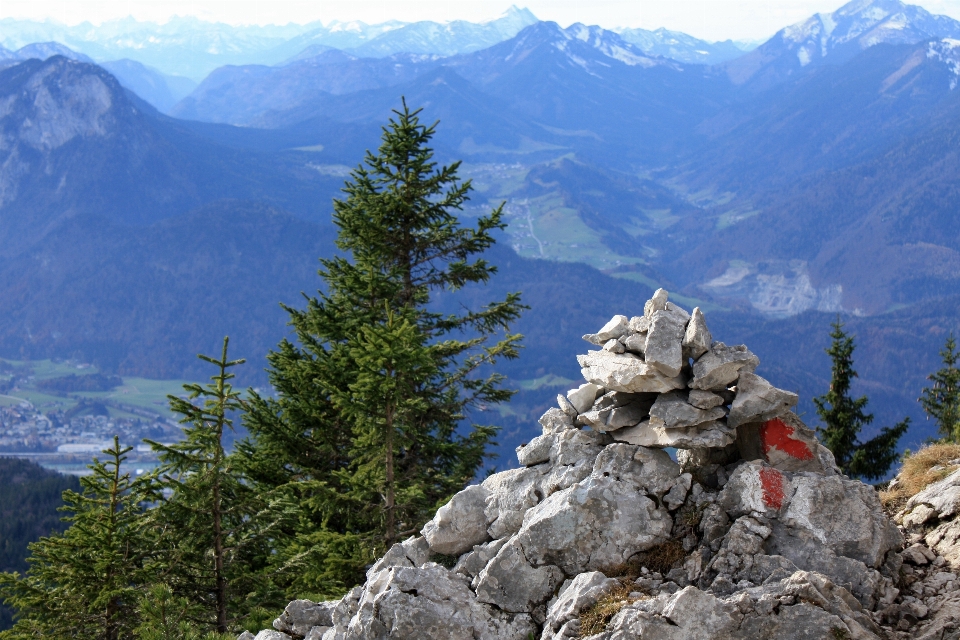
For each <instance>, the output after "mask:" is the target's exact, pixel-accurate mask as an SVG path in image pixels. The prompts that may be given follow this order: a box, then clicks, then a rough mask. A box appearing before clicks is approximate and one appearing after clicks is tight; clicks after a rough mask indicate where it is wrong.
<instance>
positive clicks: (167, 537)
mask: <svg viewBox="0 0 960 640" xmlns="http://www.w3.org/2000/svg"><path fill="white" fill-rule="evenodd" d="M228 344H229V340H228V339H227V338H224V341H223V351H222V354H221V357H220V358H219V359H215V358H211V357H209V356H205V355H200V356H198V357H199V358H200V359H201V360H203V361H205V362H208V363H210V364H212V365H214V366H215V367H216V373H215V374H214V375H213V376H212V377H211V380H212V383H209V384H207V385H199V384H186V385H184V389H185V390H186V391H187V392H188V397H187V398H186V399H184V398H180V397H177V396H172V395H171V396H168V398H169V400H170V408H171V410H173V411H174V412H175V413H178V414H180V416H181V420H180V422H181V423H182V424H184V425H186V426H185V427H184V430H183V436H184V437H183V440H182V441H180V442H178V443H176V444H172V445H164V444H160V443H158V442H152V441H149V440H148V441H147V442H148V443H149V444H150V445H152V446H153V448H154V450H155V451H157V452H159V454H160V455H159V458H160V466H159V468H158V469H157V471H156V473H155V485H156V489H157V491H158V492H159V493H162V494H164V495H165V496H166V497H165V499H164V500H162V501H161V502H160V503H159V504H158V505H157V506H156V507H155V508H154V509H152V510H151V511H150V516H151V522H152V525H153V527H152V529H151V532H152V535H153V539H154V544H155V545H156V546H157V547H158V548H159V550H160V558H159V559H158V560H157V561H156V562H155V563H154V564H153V565H152V567H151V568H152V569H153V574H154V582H155V583H156V584H164V585H167V586H168V587H169V588H170V589H171V590H172V594H173V596H174V597H175V598H176V599H177V601H180V600H182V599H185V600H186V601H187V602H189V603H191V604H192V605H193V607H192V609H191V610H189V611H188V612H187V616H186V619H185V620H183V621H182V622H183V624H192V625H194V628H196V629H198V630H199V631H200V632H206V631H215V632H217V633H226V632H227V631H232V630H234V629H237V628H239V625H240V623H241V622H242V621H243V619H244V618H245V617H246V616H247V615H248V614H249V613H250V611H252V610H253V609H254V608H256V607H257V606H258V605H262V604H264V603H265V602H270V601H271V599H273V600H274V602H275V604H280V603H281V602H282V598H281V597H280V594H279V592H276V591H271V586H272V583H271V581H270V572H271V571H272V569H271V568H270V567H269V566H268V565H267V563H266V562H265V560H264V559H265V558H267V557H268V556H269V555H270V545H271V544H272V542H271V541H272V537H273V536H274V535H275V533H276V531H279V528H280V527H281V526H282V525H283V524H284V521H285V519H287V518H291V517H292V513H293V511H294V509H293V506H292V505H291V504H290V503H289V502H288V501H285V500H283V499H277V500H271V497H272V496H271V494H264V495H260V494H258V493H257V491H256V490H254V489H253V488H252V487H251V486H250V485H249V484H248V483H247V482H246V481H245V479H244V477H243V475H242V474H241V473H240V472H239V470H238V468H237V466H236V465H235V463H234V458H233V457H232V456H230V455H228V454H227V451H226V449H225V448H224V444H223V439H224V435H225V434H226V432H227V430H228V429H232V428H233V417H232V416H233V415H234V414H236V413H238V412H239V411H241V410H242V409H243V402H242V400H241V397H240V392H239V391H237V390H235V389H234V388H233V386H232V384H231V383H230V380H231V379H233V378H234V374H233V373H232V372H231V371H230V369H232V368H233V367H235V366H237V365H239V364H242V363H243V362H244V361H243V360H230V359H229V358H228V357H227V347H228ZM197 399H200V401H199V402H198V401H197ZM178 624H179V623H178Z"/></svg>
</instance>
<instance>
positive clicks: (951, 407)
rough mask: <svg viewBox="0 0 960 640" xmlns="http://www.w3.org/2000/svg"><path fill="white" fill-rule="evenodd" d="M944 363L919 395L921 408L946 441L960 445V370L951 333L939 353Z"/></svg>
mask: <svg viewBox="0 0 960 640" xmlns="http://www.w3.org/2000/svg"><path fill="white" fill-rule="evenodd" d="M940 358H941V359H942V361H943V367H941V368H940V369H939V370H938V371H937V372H936V373H931V374H930V375H929V376H927V380H930V381H931V382H932V383H933V386H932V387H926V388H924V389H923V391H922V392H921V394H920V404H921V405H922V406H923V410H924V411H926V413H927V415H928V416H931V417H933V419H934V420H936V421H937V428H938V429H939V431H940V435H942V436H943V438H944V439H945V440H950V441H952V442H960V369H958V368H957V366H956V365H957V360H958V359H960V354H958V353H957V343H956V341H955V340H954V339H953V334H952V333H951V334H950V335H949V336H948V337H947V342H946V344H945V345H944V347H943V349H942V350H941V351H940Z"/></svg>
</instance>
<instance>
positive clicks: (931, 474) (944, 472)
mask: <svg viewBox="0 0 960 640" xmlns="http://www.w3.org/2000/svg"><path fill="white" fill-rule="evenodd" d="M958 459H960V444H947V443H937V444H931V445H927V446H925V447H923V448H922V449H920V450H919V451H917V452H916V453H912V454H909V455H907V456H905V457H904V459H903V467H902V468H901V469H900V473H899V474H898V475H897V478H896V483H895V484H894V486H893V488H889V485H888V488H887V489H884V490H882V491H881V492H880V502H881V503H883V508H884V510H885V511H886V512H887V513H888V514H890V515H893V514H895V513H897V512H898V511H900V510H901V509H903V507H904V506H906V504H907V501H908V500H909V499H910V498H912V497H913V496H915V495H916V494H918V493H919V492H920V491H922V490H923V489H924V488H925V487H926V486H927V485H929V484H932V483H934V482H937V481H939V480H943V479H944V478H946V477H947V476H948V475H950V474H951V473H953V472H954V471H956V470H957V469H958V468H960V465H957V464H955V461H956V460H958ZM952 462H954V464H951V463H952ZM891 484H893V483H891Z"/></svg>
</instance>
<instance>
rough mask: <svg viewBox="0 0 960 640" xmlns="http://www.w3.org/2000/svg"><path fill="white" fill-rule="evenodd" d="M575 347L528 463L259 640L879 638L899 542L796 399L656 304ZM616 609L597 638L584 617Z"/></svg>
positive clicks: (694, 320)
mask: <svg viewBox="0 0 960 640" xmlns="http://www.w3.org/2000/svg"><path fill="white" fill-rule="evenodd" d="M584 339H585V340H586V341H587V342H589V343H591V344H593V345H595V346H597V347H599V349H597V350H593V351H590V352H589V353H587V354H585V355H581V356H578V360H579V363H580V366H581V369H582V373H583V377H584V378H585V380H586V382H585V383H584V384H582V385H580V386H579V387H578V388H576V389H572V390H570V391H569V392H568V393H566V394H565V395H559V396H558V397H557V404H558V406H557V407H555V408H551V409H550V410H548V411H547V412H546V413H545V414H544V415H543V417H542V418H540V425H541V426H542V428H543V430H542V435H540V436H538V437H536V438H534V439H533V440H531V441H530V442H529V443H527V444H526V445H524V446H521V447H519V448H518V449H517V457H518V460H519V463H520V465H521V466H520V467H519V468H516V469H510V470H507V471H502V472H500V473H496V474H494V475H491V476H489V477H488V478H486V479H485V480H484V481H483V482H481V483H480V484H475V485H471V486H469V487H467V488H466V489H464V490H463V491H461V492H460V493H458V494H457V495H455V496H454V497H453V498H452V499H451V500H450V501H449V502H448V503H447V504H446V505H444V506H443V507H441V508H440V509H439V510H438V511H437V513H436V515H435V517H434V518H433V520H431V521H430V522H428V523H427V524H426V526H425V527H424V528H423V530H422V535H420V536H417V537H412V538H410V539H409V540H406V541H405V542H403V543H399V544H396V545H394V547H393V548H391V549H390V550H389V551H387V553H386V554H385V555H384V556H383V557H382V558H381V559H379V560H378V561H377V562H376V563H375V564H374V565H373V566H371V567H370V568H369V570H368V571H367V581H366V583H365V584H363V585H362V586H359V587H356V588H354V589H352V590H351V591H350V592H349V593H347V594H346V595H345V596H344V597H343V598H342V599H341V600H337V601H332V602H321V603H314V602H310V601H308V600H297V601H294V602H291V603H290V605H289V606H288V607H287V609H286V610H285V611H284V613H283V614H282V615H281V616H280V617H279V618H278V619H277V620H276V621H275V622H274V627H275V630H265V631H262V632H260V634H258V635H257V636H256V640H289V639H290V638H306V639H307V640H320V639H321V638H322V640H380V639H383V640H387V639H390V640H397V639H405V640H414V639H416V640H431V639H435V640H453V639H457V640H459V639H463V640H467V639H469V640H529V639H530V638H540V639H542V640H552V639H558V638H581V637H589V638H590V639H591V640H628V639H639V638H642V639H643V640H648V639H676V640H681V639H683V640H698V639H703V640H707V639H717V640H720V639H728V638H739V639H758V640H759V639H761V638H763V639H767V638H782V639H791V638H796V639H800V638H817V639H819V638H824V639H834V638H848V639H861V638H880V637H886V636H885V631H884V629H883V628H881V626H880V624H879V621H880V620H881V617H880V615H879V613H878V612H879V611H881V610H883V609H884V608H888V607H889V606H891V605H892V603H894V602H895V601H896V600H897V598H898V597H899V591H898V589H897V588H896V585H897V580H898V579H899V578H898V576H899V575H900V573H899V572H900V568H901V564H902V558H901V555H900V553H899V551H900V550H901V549H902V546H903V536H902V535H901V533H900V531H899V529H898V528H897V527H896V526H895V525H894V524H893V522H892V521H891V520H890V519H889V518H888V517H887V516H886V515H885V514H884V513H883V511H882V509H881V505H880V501H879V499H878V497H877V493H876V491H875V489H874V488H873V487H870V486H867V485H865V484H863V483H861V482H859V481H857V480H852V479H850V478H847V477H846V476H844V475H842V474H841V473H840V471H839V470H838V469H837V466H836V464H835V462H834V459H833V456H832V454H831V453H830V452H829V451H828V450H827V449H826V448H824V447H823V446H822V445H820V443H819V442H818V441H817V439H816V436H815V433H814V432H813V431H812V430H811V429H809V428H808V427H806V426H805V425H804V424H803V422H802V421H801V420H800V418H799V417H798V416H797V415H796V414H795V413H793V412H792V411H791V408H792V407H793V406H794V405H796V403H797V395H796V394H794V393H790V392H789V391H784V390H781V389H777V388H775V387H774V386H773V385H771V384H770V383H769V382H767V381H766V380H764V379H763V378H761V377H760V376H758V375H757V374H756V373H755V370H756V368H757V367H758V365H759V360H758V358H757V357H756V356H755V355H754V354H753V353H751V352H750V351H749V350H748V349H747V347H745V346H742V345H740V346H727V345H726V344H724V343H722V342H715V341H714V340H713V339H712V336H711V334H710V331H709V329H708V328H707V324H706V321H705V319H704V316H703V314H702V313H701V312H700V310H699V309H694V310H693V312H692V313H688V312H687V311H685V310H683V309H681V308H680V307H679V306H677V305H676V304H673V303H672V302H670V301H669V300H668V294H667V292H666V291H664V290H662V289H661V290H658V291H657V292H656V293H655V294H654V296H653V298H652V299H651V300H649V301H648V302H647V303H646V305H645V306H644V313H643V315H642V316H637V317H634V318H627V317H625V316H615V317H614V318H613V319H612V320H610V322H608V323H607V324H606V325H605V326H604V327H603V328H602V329H600V331H599V332H597V333H595V334H590V335H586V336H584ZM668 448H670V449H675V450H676V460H674V459H672V458H671V456H670V454H669V453H668V451H666V449H668ZM664 557H667V558H668V559H672V561H671V563H670V564H669V566H664V564H663V562H664V560H663V558H664ZM616 594H619V596H618V597H619V600H618V601H617V602H615V606H614V607H613V609H612V610H614V611H616V613H615V614H614V615H612V617H611V618H610V619H609V620H604V621H603V622H602V625H603V626H602V628H601V629H599V630H597V629H593V630H591V633H593V635H587V634H586V630H585V629H581V625H582V621H581V616H582V615H583V614H584V612H586V611H588V610H589V609H590V608H591V607H594V606H595V605H596V604H597V603H598V601H601V600H602V599H605V600H604V602H611V598H613V597H614V596H615V595H616ZM252 638H254V636H253V634H250V633H245V634H244V635H243V636H241V640H252Z"/></svg>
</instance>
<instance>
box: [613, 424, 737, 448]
mask: <svg viewBox="0 0 960 640" xmlns="http://www.w3.org/2000/svg"><path fill="white" fill-rule="evenodd" d="M610 435H611V436H612V437H613V439H614V440H615V441H617V442H628V443H630V444H637V445H640V446H643V447H658V448H660V447H673V448H677V449H722V448H723V447H726V446H727V445H729V444H732V443H733V442H734V441H735V440H736V437H737V431H736V429H732V428H730V427H728V426H727V425H726V423H724V422H721V421H719V420H718V421H713V422H705V423H703V424H698V425H697V426H695V427H685V428H677V429H667V428H666V427H659V426H654V425H653V424H652V422H651V421H650V420H647V421H644V422H641V423H640V424H638V425H637V426H635V427H627V428H625V429H619V430H617V431H611V432H610Z"/></svg>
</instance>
